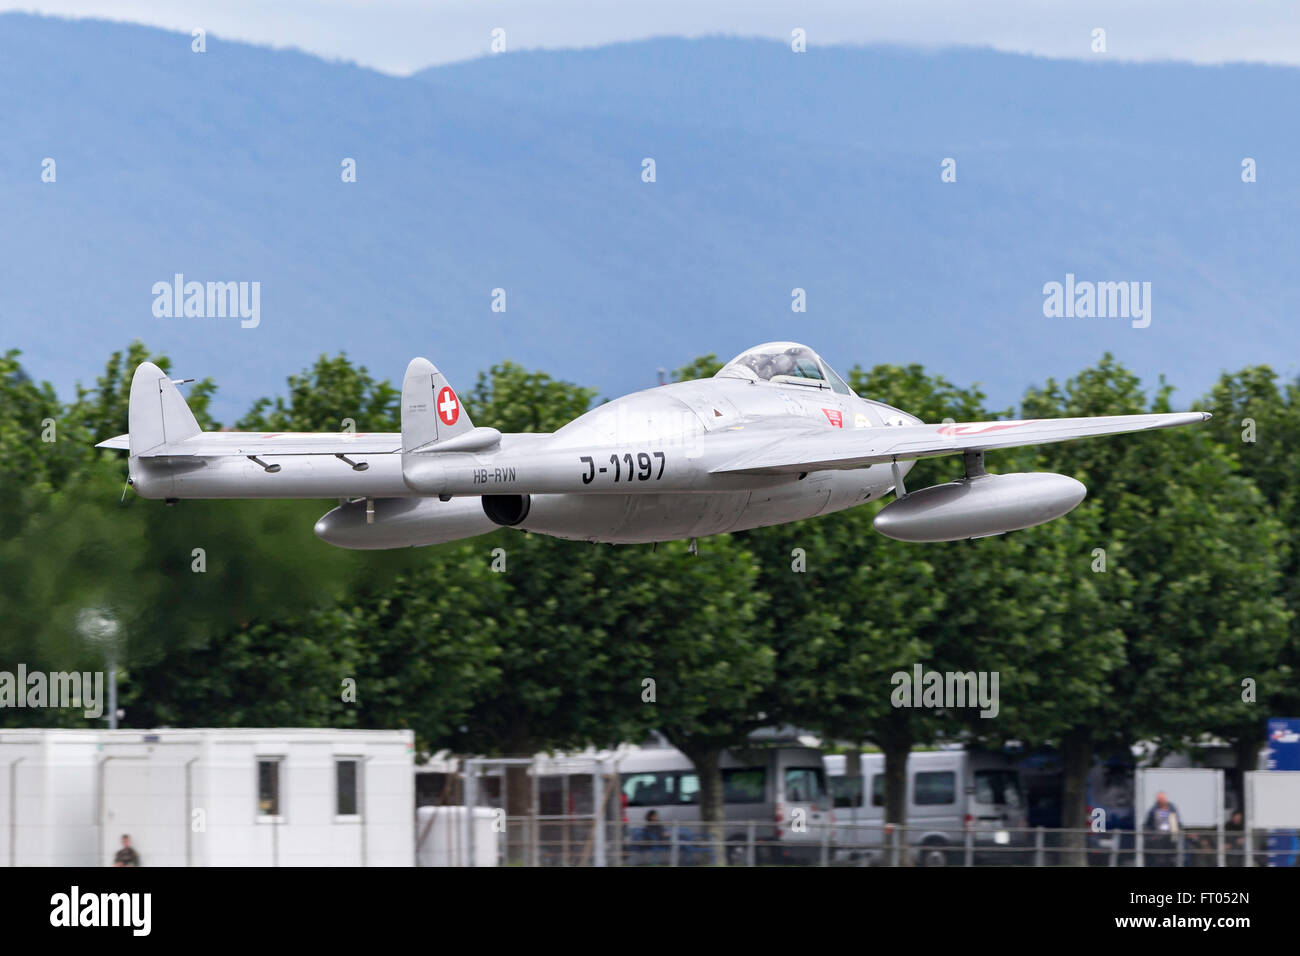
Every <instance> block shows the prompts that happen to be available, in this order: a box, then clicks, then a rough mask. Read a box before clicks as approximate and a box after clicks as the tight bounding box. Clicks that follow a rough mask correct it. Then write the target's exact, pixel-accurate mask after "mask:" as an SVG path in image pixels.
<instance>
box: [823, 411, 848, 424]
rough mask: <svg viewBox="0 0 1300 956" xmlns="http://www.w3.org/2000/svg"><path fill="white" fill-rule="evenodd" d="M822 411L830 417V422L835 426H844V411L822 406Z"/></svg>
mask: <svg viewBox="0 0 1300 956" xmlns="http://www.w3.org/2000/svg"><path fill="white" fill-rule="evenodd" d="M822 411H823V412H825V413H826V417H827V418H829V419H830V422H831V424H832V425H834V426H835V427H836V428H843V427H844V413H843V412H842V411H840V410H839V409H838V408H823V409H822Z"/></svg>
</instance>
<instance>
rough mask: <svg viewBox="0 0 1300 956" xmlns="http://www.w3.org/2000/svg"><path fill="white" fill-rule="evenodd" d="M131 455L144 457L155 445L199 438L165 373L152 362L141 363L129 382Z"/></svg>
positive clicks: (182, 400) (189, 413) (191, 414)
mask: <svg viewBox="0 0 1300 956" xmlns="http://www.w3.org/2000/svg"><path fill="white" fill-rule="evenodd" d="M127 420H128V422H129V428H130V449H131V454H132V455H133V456H134V455H143V454H147V453H149V452H150V451H152V450H153V449H156V448H157V447H158V446H159V445H173V444H175V443H177V442H181V441H184V440H185V439H187V438H192V437H194V436H195V435H198V434H201V433H202V429H200V428H199V423H198V421H196V420H195V418H194V413H193V412H191V411H190V407H189V406H188V405H186V404H185V399H184V398H183V397H182V396H181V393H180V392H179V391H177V389H176V386H175V385H174V384H172V381H171V379H169V378H168V377H167V373H166V372H164V371H163V370H162V369H160V368H159V367H158V366H157V365H154V364H153V363H152V362H142V363H140V365H139V367H138V368H136V370H135V376H134V377H133V378H132V379H131V404H130V406H129V410H128V412H127Z"/></svg>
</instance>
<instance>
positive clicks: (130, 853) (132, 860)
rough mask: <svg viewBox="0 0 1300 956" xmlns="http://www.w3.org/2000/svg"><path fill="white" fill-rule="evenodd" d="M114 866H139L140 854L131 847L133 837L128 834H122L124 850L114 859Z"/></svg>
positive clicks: (119, 851)
mask: <svg viewBox="0 0 1300 956" xmlns="http://www.w3.org/2000/svg"><path fill="white" fill-rule="evenodd" d="M113 865H114V866H139V865H140V854H139V853H137V852H136V851H135V847H133V846H131V836H130V834H128V833H123V834H122V849H120V850H118V851H117V854H116V855H115V856H114V857H113Z"/></svg>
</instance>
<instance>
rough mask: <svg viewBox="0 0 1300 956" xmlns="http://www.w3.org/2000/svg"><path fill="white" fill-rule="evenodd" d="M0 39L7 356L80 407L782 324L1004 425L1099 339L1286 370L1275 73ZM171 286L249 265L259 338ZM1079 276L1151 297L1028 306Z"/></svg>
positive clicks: (636, 361) (600, 363)
mask: <svg viewBox="0 0 1300 956" xmlns="http://www.w3.org/2000/svg"><path fill="white" fill-rule="evenodd" d="M0 48H2V49H3V50H4V51H5V54H4V56H3V57H0V120H2V121H3V135H0V221H2V222H3V228H0V279H2V281H3V286H2V288H3V292H2V293H0V347H4V348H9V347H17V348H21V349H22V350H23V353H24V359H23V360H24V362H25V364H26V366H27V368H28V370H29V372H30V373H31V374H32V375H33V376H34V377H37V378H48V379H50V380H51V381H53V382H54V383H55V384H56V386H58V387H59V388H60V390H61V391H62V392H64V393H67V392H69V391H70V389H71V385H72V383H73V382H74V381H76V380H81V381H82V382H85V383H87V384H89V383H90V382H91V381H92V380H93V377H94V376H95V374H96V373H97V372H98V371H99V370H100V369H101V367H102V364H103V362H104V360H105V359H106V357H107V355H108V353H109V352H110V351H112V350H114V349H118V348H122V347H124V346H125V345H126V344H128V343H129V342H130V341H131V340H132V339H135V338H140V339H143V340H144V341H145V342H146V343H147V344H148V345H149V346H150V347H151V348H153V349H155V350H159V351H164V352H166V353H168V354H169V355H171V356H172V358H173V360H174V371H175V372H176V373H177V374H180V375H184V376H185V377H204V376H212V377H214V378H215V379H216V380H217V382H218V384H219V386H220V392H219V393H218V397H217V402H216V405H215V412H216V414H217V417H218V418H221V419H223V420H225V421H228V422H229V421H233V420H234V419H235V418H236V417H238V416H239V415H240V414H241V413H242V412H243V411H244V410H246V408H247V406H248V405H249V404H250V403H251V401H252V400H253V399H254V398H256V397H258V396H261V395H267V394H276V393H279V392H281V391H282V390H283V387H284V378H285V377H286V376H287V375H288V374H290V373H292V372H295V371H298V370H300V369H302V368H304V367H306V366H307V365H309V364H310V363H311V362H312V361H313V360H314V359H315V357H316V356H317V355H319V354H321V353H323V352H327V353H331V354H332V353H335V352H338V351H346V352H347V353H348V354H349V355H351V356H352V357H353V358H354V359H356V360H358V361H360V362H362V363H363V364H365V365H367V366H368V367H369V368H370V370H371V371H372V372H373V373H375V374H376V375H378V376H380V377H385V378H389V379H391V380H393V381H395V382H400V379H401V374H402V372H403V370H404V368H405V365H406V362H407V361H408V359H410V358H411V357H412V356H414V355H417V354H421V355H425V356H427V357H429V358H431V359H433V360H434V361H435V362H436V363H438V365H439V366H440V367H442V368H443V369H444V370H445V371H446V373H447V374H448V376H449V377H450V378H451V380H452V382H453V383H458V384H461V385H462V386H467V385H469V384H470V383H471V381H472V379H473V377H474V375H475V374H476V373H477V372H478V371H479V370H482V369H486V368H487V367H489V366H490V365H492V364H494V363H496V362H500V361H502V360H504V359H513V360H515V361H517V362H520V363H522V364H524V365H526V366H528V367H531V368H537V369H542V370H545V371H547V372H549V373H551V374H552V375H555V376H558V377H563V378H567V379H570V380H572V381H575V382H579V383H582V384H586V385H591V386H595V387H597V388H598V389H600V390H601V392H602V394H605V395H610V396H612V395H616V394H620V393H622V392H624V391H628V390H631V389H634V388H639V387H644V386H648V385H651V384H653V383H654V382H655V380H656V370H657V369H658V368H660V367H664V368H669V369H671V368H675V367H677V366H679V365H682V364H684V363H685V362H687V361H689V360H690V359H692V358H693V357H695V356H697V355H699V354H702V353H705V352H715V353H717V354H718V355H719V356H720V357H722V358H728V357H730V356H731V355H734V354H735V353H738V352H740V351H742V350H743V349H745V348H746V347H748V346H750V345H752V344H755V343H757V342H761V341H766V340H770V339H793V340H796V341H801V342H806V343H807V344H809V345H811V346H813V347H814V348H816V349H818V350H819V351H821V352H822V354H823V355H824V356H825V357H826V358H827V359H828V360H829V361H830V362H831V363H832V364H833V365H836V366H839V367H840V368H841V370H846V369H847V368H848V367H849V366H851V365H853V364H855V363H860V364H863V365H872V364H876V363H880V362H891V363H907V362H920V363H923V364H924V365H925V366H926V367H927V368H929V369H930V370H932V371H935V372H939V373H942V374H944V375H946V376H948V377H949V378H951V379H953V380H954V381H956V382H957V383H959V384H970V383H972V382H979V383H982V384H983V386H984V388H985V389H986V390H987V391H988V392H989V394H990V400H991V404H992V405H993V406H995V407H996V406H1004V405H1008V404H1011V403H1013V402H1015V400H1016V399H1017V397H1018V396H1019V395H1020V394H1021V392H1022V390H1023V389H1024V388H1025V387H1026V386H1028V385H1031V384H1036V383H1041V382H1042V381H1044V380H1045V379H1046V378H1047V377H1048V376H1056V377H1058V378H1060V377H1064V376H1068V375H1070V374H1071V373H1073V372H1075V371H1078V370H1079V369H1080V368H1082V367H1084V366H1086V365H1088V364H1091V363H1093V362H1095V361H1096V360H1097V359H1098V358H1099V357H1100V355H1101V354H1102V353H1103V352H1104V351H1107V350H1109V351H1112V352H1114V353H1115V354H1116V355H1117V356H1118V357H1119V358H1120V359H1121V360H1123V361H1124V362H1126V363H1128V364H1129V365H1130V366H1132V367H1133V368H1135V369H1136V370H1137V371H1138V372H1140V373H1141V374H1142V375H1143V377H1144V379H1145V380H1147V381H1148V382H1149V383H1150V384H1152V385H1154V384H1155V380H1156V377H1157V376H1158V375H1160V374H1164V375H1166V376H1168V378H1169V379H1170V381H1171V382H1172V383H1174V384H1175V385H1177V386H1179V387H1180V392H1179V393H1178V397H1177V398H1176V399H1175V404H1186V405H1189V404H1191V403H1192V402H1193V401H1194V399H1195V398H1196V396H1197V395H1199V394H1200V393H1201V392H1202V391H1203V390H1204V389H1205V388H1207V387H1208V385H1209V384H1210V383H1211V382H1212V381H1213V379H1214V378H1215V377H1216V376H1217V375H1218V374H1219V372H1220V371H1221V370H1223V369H1235V368H1238V367H1241V366H1244V365H1247V364H1254V363H1260V362H1268V363H1271V364H1273V365H1274V366H1275V367H1276V368H1278V369H1279V370H1280V371H1282V372H1283V373H1286V374H1296V373H1297V371H1300V367H1298V365H1297V355H1298V354H1300V321H1297V319H1298V318H1300V316H1297V310H1296V301H1297V295H1298V293H1300V268H1297V261H1298V260H1300V232H1298V231H1297V221H1298V219H1300V125H1298V124H1297V123H1296V122H1295V116H1296V108H1297V106H1300V71H1297V70H1295V69H1293V68H1286V67H1267V66H1246V65H1238V66H1222V67H1205V66H1192V65H1184V64H1175V63H1164V64H1145V65H1136V64H1129V63H1122V62H1118V61H1114V60H1108V59H1107V58H1106V57H1105V56H1098V57H1097V59H1096V60H1095V61H1089V62H1080V61H1058V60H1048V59H1041V58H1034V57H1027V56H1017V55H1010V54H1004V53H996V52H990V51H981V50H967V49H961V50H943V51H935V52H923V51H915V50H907V49H898V48H881V47H827V48H818V47H815V46H814V47H812V48H810V49H809V50H808V52H806V53H794V52H792V51H791V50H790V48H789V47H788V46H786V45H783V44H780V43H775V42H770V41H762V40H752V39H735V38H723V37H719V38H708V39H700V40H684V39H656V40H649V41H644V42H636V43H626V44H617V45H612V46H608V47H602V48H599V49H594V50H583V51H555V52H521V53H506V54H501V55H496V56H489V57H485V58H483V59H479V60H474V61H470V62H466V63H460V64H455V65H450V66H441V67H436V68H432V69H429V70H426V71H423V72H421V73H418V74H416V75H414V76H410V77H392V76H388V75H384V74H380V73H377V72H374V71H371V70H367V69H363V68H360V67H357V66H355V65H351V64H347V63H341V62H331V61H327V60H323V59H320V58H317V57H314V56H310V55H307V54H303V53H300V52H296V51H292V50H272V49H268V48H263V47H256V46H250V45H246V44H240V43H230V42H225V41H223V40H221V39H220V38H217V37H212V36H209V37H208V38H207V49H206V52H203V53H195V52H193V51H192V49H191V38H190V36H188V35H186V34H180V33H172V32H167V31H163V30H158V29H153V28H149V27H143V26H135V25H128V24H121V23H110V22H104V21H97V20H63V19H56V18H45V17H37V16H30V15H25V14H6V15H0ZM47 159H49V160H53V166H52V167H51V166H50V164H49V163H46V160H47ZM349 160H351V161H352V162H354V163H355V174H356V175H355V179H356V181H355V182H345V181H344V172H345V167H346V166H347V163H348V161H349ZM647 160H653V170H654V181H653V182H647V181H645V179H646V178H647V172H646V170H647V168H648V165H649V164H647V162H646V161H647ZM946 160H951V161H952V162H951V163H949V164H947V168H949V169H950V170H952V172H953V173H955V181H954V182H945V181H943V179H944V177H943V175H942V174H943V172H944V169H945V161H946ZM1243 162H1246V164H1247V165H1248V166H1253V169H1254V171H1255V176H1256V181H1255V182H1243ZM51 168H52V170H53V173H54V181H53V182H47V181H44V179H43V174H45V178H48V172H47V170H49V169H51ZM949 178H951V176H950V177H949ZM178 274H179V275H182V276H183V277H184V280H183V281H184V282H198V283H203V284H206V283H208V282H213V283H216V282H245V283H253V282H256V283H258V284H259V285H258V289H259V294H260V299H259V306H260V309H259V314H258V321H257V324H256V327H244V326H245V325H247V324H249V323H246V322H241V321H240V319H239V318H238V317H231V316H226V317H219V316H212V315H205V316H186V315H184V314H174V315H170V316H169V315H167V314H165V313H164V314H161V315H160V314H157V313H158V312H159V311H160V310H159V309H158V307H157V300H158V296H157V292H156V291H155V289H156V288H157V287H158V284H159V283H165V284H169V285H170V284H172V283H173V282H174V280H175V276H176V275H178ZM1067 276H1070V277H1073V278H1072V279H1071V280H1069V281H1072V282H1136V283H1150V287H1149V288H1150V302H1149V307H1150V313H1149V318H1150V323H1149V325H1148V326H1146V327H1145V328H1139V327H1134V322H1132V321H1130V320H1129V319H1127V318H1123V317H1107V318H1099V317H1085V318H1080V317H1071V318H1066V317H1063V316H1061V317H1049V316H1047V315H1045V314H1044V302H1045V294H1044V287H1045V285H1046V284H1048V283H1052V282H1058V283H1063V284H1064V283H1066V282H1067ZM796 289H799V290H803V297H804V301H805V303H806V311H802V312H796V311H793V310H792V302H794V301H795V299H794V296H795V295H796V293H795V291H794V290H796ZM494 290H503V293H496V295H495V297H494ZM494 302H496V303H497V305H498V307H500V305H501V304H502V302H504V306H505V309H504V311H494V309H493V304H494ZM177 311H178V312H180V311H181V310H180V309H179V307H178V309H177ZM884 397H885V398H888V397H887V396H884ZM362 425H363V427H364V423H362Z"/></svg>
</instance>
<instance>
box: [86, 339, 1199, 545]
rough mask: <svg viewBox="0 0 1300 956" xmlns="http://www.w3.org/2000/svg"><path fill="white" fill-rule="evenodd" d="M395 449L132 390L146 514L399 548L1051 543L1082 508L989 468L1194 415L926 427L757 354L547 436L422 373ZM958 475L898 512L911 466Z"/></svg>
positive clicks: (1079, 490)
mask: <svg viewBox="0 0 1300 956" xmlns="http://www.w3.org/2000/svg"><path fill="white" fill-rule="evenodd" d="M401 416H402V430H401V432H400V433H398V434H392V433H385V434H376V433H371V434H361V433H356V434H354V433H348V432H343V433H336V432H323V433H307V432H297V433H289V432H285V433H261V432H205V431H202V430H200V428H199V426H198V423H197V422H196V421H195V419H194V415H193V414H192V413H191V412H190V409H189V407H188V406H187V405H186V404H185V400H184V398H182V397H181V394H180V392H179V391H177V389H176V383H174V382H173V381H171V380H170V379H169V378H168V377H167V374H166V373H165V372H163V371H162V370H161V369H160V368H158V367H157V366H156V365H152V364H150V363H147V362H146V363H144V364H142V365H141V366H140V367H139V368H137V369H136V372H135V377H134V379H133V380H132V382H131V401H130V412H129V427H130V432H129V433H128V434H126V435H120V436H118V437H117V438H111V439H109V440H108V441H105V442H101V443H100V447H105V448H117V449H122V450H126V451H129V452H130V465H129V474H130V477H129V479H128V481H129V482H130V484H131V486H132V487H133V488H134V489H135V491H136V493H137V494H139V495H141V496H142V497H145V498H162V499H165V500H166V501H168V502H169V503H171V502H175V501H176V500H178V499H181V498H338V499H340V501H341V503H340V505H339V506H338V507H337V508H335V509H334V510H332V511H330V512H329V513H328V514H326V515H324V516H323V517H321V519H320V520H319V521H318V522H317V523H316V534H317V535H319V536H320V537H321V538H322V539H324V540H325V541H328V542H329V543H330V544H334V545H338V546H340V547H344V548H367V549H369V548H402V547H414V546H420V545H428V544H437V543H440V542H444V541H454V540H456V539H458V538H468V537H473V536H474V535H480V534H485V533H487V532H490V531H494V530H496V529H497V528H498V527H501V526H505V527H511V528H520V529H522V530H524V531H535V532H538V533H540V534H548V535H554V536H555V537H559V538H569V539H573V540H578V541H601V542H610V543H616V544H633V543H652V542H660V541H670V540H676V539H686V538H690V539H694V538H697V537H702V536H705V535H711V534H719V533H721V532H725V531H740V530H744V529H747V528H757V527H762V526H765V525H775V524H782V523H785V522H788V521H798V520H800V519H802V518H810V517H812V516H814V515H824V514H831V513H832V512H835V511H842V510H844V509H845V508H851V507H853V506H854V505H859V504H862V503H863V502H867V501H875V500H877V499H879V498H881V497H883V496H885V495H887V494H889V493H890V492H894V494H895V500H894V501H892V502H891V503H890V504H888V505H887V506H886V507H885V508H883V509H882V510H881V511H880V513H879V514H878V515H877V516H876V518H875V528H876V530H877V531H879V532H881V533H882V534H885V535H887V536H889V537H891V538H896V539H898V540H901V541H953V540H958V539H961V538H979V537H984V536H987V535H995V534H1002V533H1004V532H1007V531H1016V530H1019V529H1021V528H1028V527H1032V526H1033V525H1037V524H1042V523H1043V522H1045V521H1050V520H1052V519H1053V518H1059V517H1060V516H1061V515H1063V514H1065V513H1066V512H1068V511H1070V510H1071V509H1073V508H1074V507H1075V506H1076V505H1077V504H1079V502H1080V501H1082V500H1083V498H1084V495H1085V494H1086V493H1087V490H1086V489H1085V488H1084V486H1083V485H1082V484H1080V483H1079V482H1078V481H1076V480H1075V479H1073V478H1070V477H1067V476H1065V475H1056V474H1009V475H990V474H988V473H987V472H985V470H984V453H985V452H986V451H992V450H996V449H999V448H1012V447H1016V446H1019V445H1039V444H1044V443H1047V442H1056V441H1068V440H1070V439H1074V438H1087V437H1092V436H1095V435H1114V434H1119V433H1122V432H1135V431H1146V430H1149V429H1155V428H1170V427H1173V426H1175V425H1189V424H1193V423H1195V422H1200V421H1205V420H1206V419H1208V418H1209V417H1210V416H1209V415H1208V414H1207V413H1205V412H1180V413H1177V414H1150V415H1111V416H1103V417H1098V418H1058V419H1042V420H1035V421H988V422H962V423H947V424H937V425H936V424H931V425H927V424H925V423H924V422H922V421H921V420H920V419H918V418H916V417H915V416H912V415H909V414H907V413H906V412H903V411H900V410H899V409H897V408H891V407H890V406H889V405H885V404H883V403H881V402H877V401H872V400H870V399H866V398H860V397H859V396H858V395H856V394H855V393H854V392H853V390H852V389H850V388H849V387H848V385H846V384H845V383H844V380H843V379H842V378H840V376H838V375H836V374H835V372H834V371H833V370H832V369H831V367H830V366H829V365H827V364H826V363H825V362H823V361H822V359H821V358H820V357H819V356H818V355H817V354H816V353H815V352H813V351H812V349H809V348H807V347H805V346H802V345H797V344H794V343H792V342H773V343H769V344H767V345H759V346H755V347H754V348H752V349H750V350H749V351H747V352H744V353H742V354H740V355H738V356H737V357H736V358H734V359H733V360H732V361H730V362H728V363H727V364H726V365H725V366H723V368H722V369H721V370H720V371H719V372H718V373H717V374H716V375H714V376H713V377H712V378H708V379H700V380H698V381H692V382H678V383H674V384H670V385H661V386H659V387H657V388H650V389H646V390H645V391H641V392H635V393H633V394H631V395H627V396H624V397H623V398H619V399H616V400H615V401H612V402H608V403H606V404H604V405H601V406H600V407H598V408H594V409H592V410H591V411H589V412H587V413H585V414H583V415H580V416H578V417H577V418H575V419H574V420H573V421H571V422H569V423H568V424H567V425H565V426H564V427H562V428H561V429H559V430H558V431H556V432H554V433H551V434H503V433H501V432H499V431H497V429H495V428H491V427H486V426H481V425H480V426H475V425H473V424H472V423H471V422H470V420H469V416H468V415H467V414H466V413H465V410H464V409H463V408H462V407H461V403H460V399H459V397H458V396H457V394H456V392H455V390H454V389H453V388H452V387H451V386H450V385H449V384H448V383H447V380H446V378H444V377H443V374H442V373H441V372H440V371H438V369H437V368H435V367H434V365H433V364H432V363H431V362H429V361H428V360H426V359H422V358H417V359H414V360H413V361H412V362H411V364H410V365H409V366H408V367H407V369H406V377H405V379H404V381H403V382H402V406H401ZM940 455H961V456H962V459H963V464H964V470H965V475H964V477H962V478H961V479H959V480H957V481H953V482H949V483H947V484H941V485H935V486H933V487H930V488H924V489H921V490H919V491H913V492H910V493H909V492H908V491H907V489H906V488H905V487H904V485H903V478H904V476H905V475H906V474H907V472H908V471H909V470H910V469H911V467H912V463H913V462H914V461H916V460H917V459H919V458H933V457H937V456H940Z"/></svg>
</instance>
